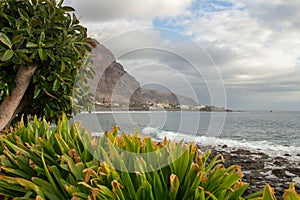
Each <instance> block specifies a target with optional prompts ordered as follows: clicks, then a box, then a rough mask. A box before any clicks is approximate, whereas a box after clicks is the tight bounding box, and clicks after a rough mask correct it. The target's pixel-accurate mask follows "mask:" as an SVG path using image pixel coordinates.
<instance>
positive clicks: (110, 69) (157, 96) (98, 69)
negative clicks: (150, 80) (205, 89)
mask: <svg viewBox="0 0 300 200" xmlns="http://www.w3.org/2000/svg"><path fill="white" fill-rule="evenodd" d="M93 53H94V57H95V58H94V70H95V73H96V75H95V78H94V79H93V80H91V81H90V83H89V85H90V86H91V92H92V93H93V94H95V96H94V98H95V100H96V101H97V102H100V103H109V104H113V103H117V104H123V105H128V106H130V105H133V104H144V103H169V104H173V105H178V104H187V105H196V102H195V101H194V100H192V99H190V98H186V97H183V96H180V95H175V94H173V93H170V92H161V91H154V90H149V89H144V88H143V89H141V88H140V83H139V82H138V81H137V80H136V79H135V78H134V77H132V76H131V75H129V74H128V73H127V72H126V71H125V70H124V68H123V66H122V65H121V64H120V63H118V62H116V61H115V58H114V56H113V54H112V53H111V52H110V51H109V50H108V49H107V48H105V47H104V46H103V45H101V44H99V45H98V47H97V48H96V49H95V50H94V52H93Z"/></svg>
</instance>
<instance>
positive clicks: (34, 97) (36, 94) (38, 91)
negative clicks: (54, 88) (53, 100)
mask: <svg viewBox="0 0 300 200" xmlns="http://www.w3.org/2000/svg"><path fill="white" fill-rule="evenodd" d="M40 92H41V89H40V88H35V90H34V96H33V99H36V98H37V97H38V96H39V94H40Z"/></svg>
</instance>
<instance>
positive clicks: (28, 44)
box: [26, 42, 38, 48]
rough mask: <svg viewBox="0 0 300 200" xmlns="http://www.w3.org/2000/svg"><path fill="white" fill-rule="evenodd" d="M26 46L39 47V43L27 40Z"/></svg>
mask: <svg viewBox="0 0 300 200" xmlns="http://www.w3.org/2000/svg"><path fill="white" fill-rule="evenodd" d="M26 47H27V48H34V47H38V45H37V44H36V43H33V42H27V44H26Z"/></svg>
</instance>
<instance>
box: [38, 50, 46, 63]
mask: <svg viewBox="0 0 300 200" xmlns="http://www.w3.org/2000/svg"><path fill="white" fill-rule="evenodd" d="M38 53H39V56H40V59H41V60H45V58H46V55H45V53H44V51H43V49H42V48H39V49H38Z"/></svg>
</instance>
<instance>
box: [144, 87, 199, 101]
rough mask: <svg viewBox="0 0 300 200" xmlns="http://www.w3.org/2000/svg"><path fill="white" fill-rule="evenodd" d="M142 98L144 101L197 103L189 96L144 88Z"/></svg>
mask: <svg viewBox="0 0 300 200" xmlns="http://www.w3.org/2000/svg"><path fill="white" fill-rule="evenodd" d="M142 98H143V101H144V103H167V104H172V105H197V103H196V102H195V101H194V100H193V99H191V98H188V97H184V96H181V95H177V94H174V93H172V92H162V91H157V90H149V89H145V88H142Z"/></svg>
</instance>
